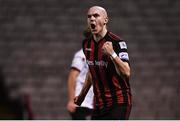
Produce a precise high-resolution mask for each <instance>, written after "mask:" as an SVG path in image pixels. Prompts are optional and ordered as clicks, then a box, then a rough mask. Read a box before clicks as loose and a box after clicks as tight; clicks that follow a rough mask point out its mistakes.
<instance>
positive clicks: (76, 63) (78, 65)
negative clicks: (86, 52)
mask: <svg viewBox="0 0 180 121" xmlns="http://www.w3.org/2000/svg"><path fill="white" fill-rule="evenodd" d="M84 63H85V58H84V57H82V56H80V55H79V54H78V53H77V54H75V55H74V58H73V60H72V64H71V68H75V69H77V70H78V71H81V70H82V68H83V66H84Z"/></svg>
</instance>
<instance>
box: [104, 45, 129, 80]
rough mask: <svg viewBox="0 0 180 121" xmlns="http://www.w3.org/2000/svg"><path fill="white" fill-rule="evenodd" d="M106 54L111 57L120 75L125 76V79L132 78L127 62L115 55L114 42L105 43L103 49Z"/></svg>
mask: <svg viewBox="0 0 180 121" xmlns="http://www.w3.org/2000/svg"><path fill="white" fill-rule="evenodd" d="M102 49H103V51H104V53H105V54H107V55H109V56H110V57H111V59H112V60H113V63H114V65H115V67H116V71H117V73H118V74H120V75H123V76H125V77H129V76H130V67H129V64H128V63H127V62H124V61H122V60H121V59H120V58H119V57H118V56H117V54H116V53H115V51H114V49H113V46H112V42H106V43H104V45H103V47H102Z"/></svg>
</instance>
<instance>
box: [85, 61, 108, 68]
mask: <svg viewBox="0 0 180 121" xmlns="http://www.w3.org/2000/svg"><path fill="white" fill-rule="evenodd" d="M86 62H87V64H88V65H90V66H94V65H96V66H105V67H106V68H107V66H108V62H105V61H102V60H101V61H89V60H87V61H86Z"/></svg>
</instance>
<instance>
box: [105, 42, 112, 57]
mask: <svg viewBox="0 0 180 121" xmlns="http://www.w3.org/2000/svg"><path fill="white" fill-rule="evenodd" d="M102 51H103V52H104V53H105V54H106V55H109V56H110V55H112V53H113V52H114V49H113V46H112V42H105V43H104V45H103V46H102Z"/></svg>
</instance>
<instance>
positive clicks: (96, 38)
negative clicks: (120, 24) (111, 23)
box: [93, 29, 107, 42]
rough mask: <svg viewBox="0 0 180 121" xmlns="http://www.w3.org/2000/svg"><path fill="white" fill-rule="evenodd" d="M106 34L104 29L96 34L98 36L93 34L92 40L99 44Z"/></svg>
mask: <svg viewBox="0 0 180 121" xmlns="http://www.w3.org/2000/svg"><path fill="white" fill-rule="evenodd" d="M106 33H107V29H104V30H103V31H102V32H100V33H98V34H93V38H94V40H95V41H96V42H99V40H101V39H102V38H103V37H104V36H105V35H106Z"/></svg>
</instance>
